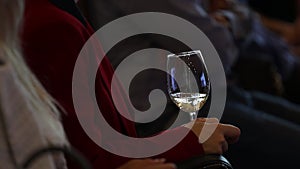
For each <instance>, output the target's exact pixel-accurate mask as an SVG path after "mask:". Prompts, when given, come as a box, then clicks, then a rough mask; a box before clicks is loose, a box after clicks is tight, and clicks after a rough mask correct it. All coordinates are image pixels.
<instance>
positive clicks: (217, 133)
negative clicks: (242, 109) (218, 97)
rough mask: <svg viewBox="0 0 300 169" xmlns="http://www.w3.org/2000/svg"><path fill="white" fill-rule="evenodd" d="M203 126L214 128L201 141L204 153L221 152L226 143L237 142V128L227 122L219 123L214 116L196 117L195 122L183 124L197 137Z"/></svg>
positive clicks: (239, 132)
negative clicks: (203, 140)
mask: <svg viewBox="0 0 300 169" xmlns="http://www.w3.org/2000/svg"><path fill="white" fill-rule="evenodd" d="M204 126H206V129H215V130H214V131H213V132H212V135H211V136H210V137H209V138H208V139H207V140H206V141H205V142H204V143H202V146H203V150H204V153H205V154H223V153H224V152H226V151H227V150H228V144H233V143H235V142H237V141H238V139H239V136H240V134H241V131H240V129H239V128H237V127H235V126H233V125H229V124H221V123H219V120H218V119H215V118H198V119H196V121H195V122H190V123H187V124H185V125H184V127H187V128H189V129H191V130H192V131H193V132H194V134H196V135H197V136H198V137H199V136H200V133H201V132H205V131H202V129H203V127H204Z"/></svg>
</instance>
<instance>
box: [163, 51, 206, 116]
mask: <svg viewBox="0 0 300 169" xmlns="http://www.w3.org/2000/svg"><path fill="white" fill-rule="evenodd" d="M167 70H168V79H167V83H168V84H167V85H168V92H169V95H170V97H171V99H172V101H173V102H174V103H175V104H176V105H177V106H178V107H179V108H180V109H181V110H182V111H184V112H188V113H189V114H190V119H191V121H192V120H195V119H196V118H197V112H198V111H199V110H200V109H201V108H202V107H203V105H204V104H205V102H206V100H207V98H208V96H209V91H210V82H209V78H208V72H207V69H206V65H205V62H204V59H203V57H202V54H201V52H200V51H199V50H196V51H188V52H182V53H178V54H170V55H168V61H167Z"/></svg>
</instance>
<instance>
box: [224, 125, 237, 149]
mask: <svg viewBox="0 0 300 169" xmlns="http://www.w3.org/2000/svg"><path fill="white" fill-rule="evenodd" d="M220 127H221V129H222V130H223V133H224V137H225V138H226V140H227V142H228V143H229V144H232V143H235V142H237V141H238V139H239V137H240V135H241V130H240V129H239V128H237V127H235V126H233V125H228V124H222V125H220Z"/></svg>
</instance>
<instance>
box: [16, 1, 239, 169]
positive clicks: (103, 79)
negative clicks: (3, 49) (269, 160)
mask: <svg viewBox="0 0 300 169" xmlns="http://www.w3.org/2000/svg"><path fill="white" fill-rule="evenodd" d="M25 1H26V7H25V20H24V30H23V33H22V43H23V51H24V54H25V59H26V61H27V63H28V65H29V67H30V68H31V69H32V71H33V72H34V73H35V74H36V76H37V77H38V79H39V80H40V81H41V83H42V84H43V85H44V87H45V88H46V90H47V91H48V92H49V93H50V94H51V95H52V96H53V97H54V98H55V99H56V100H57V101H58V103H59V104H60V105H61V106H62V107H63V108H64V110H65V111H66V113H65V114H63V125H64V128H65V131H66V134H67V136H68V139H69V141H70V142H71V144H72V146H74V147H75V148H77V149H78V150H79V151H80V152H82V153H83V154H84V155H85V157H86V158H88V160H89V161H90V162H91V163H92V165H93V166H94V168H107V169H109V168H117V167H119V166H121V165H122V164H124V163H126V162H127V161H128V160H130V159H129V158H125V157H121V156H117V155H114V154H112V153H110V152H108V151H106V150H104V149H102V148H101V147H99V146H98V145H97V144H95V143H94V142H93V141H92V140H91V139H90V138H89V137H88V136H87V135H86V133H85V132H84V130H83V129H82V127H81V126H80V124H79V122H78V119H77V116H76V114H75V110H74V106H73V101H72V75H73V69H74V66H75V62H76V59H77V57H78V55H79V52H80V50H81V49H82V47H83V45H84V44H85V42H86V41H87V40H88V39H89V37H90V36H91V35H92V34H93V33H94V31H93V29H92V28H91V27H90V25H89V24H88V22H87V21H86V20H85V19H84V18H83V17H82V16H81V14H80V12H79V11H78V9H77V8H76V4H75V2H74V1H73V0H65V1H60V0H25ZM92 62H93V61H91V63H92ZM88 67H89V66H88V65H85V67H83V69H86V70H88ZM113 73H114V71H113V69H112V67H111V65H110V63H109V61H108V60H107V59H106V58H104V60H103V61H102V63H101V65H100V69H99V71H98V74H97V79H96V82H95V86H96V91H95V92H96V96H97V100H98V104H99V107H100V109H101V111H102V113H103V116H104V117H105V118H106V120H107V121H108V123H109V124H110V125H111V126H112V127H113V128H114V129H115V130H117V131H118V132H120V133H122V134H125V135H128V136H131V137H138V136H137V134H136V130H135V126H134V123H133V122H131V121H129V120H127V119H126V118H124V117H123V116H121V115H120V114H119V113H118V111H117V110H116V108H115V106H114V103H113V101H112V97H111V93H110V90H108V89H109V86H110V83H111V79H112V77H113ZM83 81H84V79H83ZM120 91H121V88H120ZM120 93H121V92H120ZM86 104H89V103H86ZM81 113H84V114H85V117H87V118H91V119H93V116H94V113H95V110H94V109H93V106H92V105H91V108H90V111H89V112H81ZM209 120H210V121H212V123H218V122H217V121H215V120H214V119H209ZM205 121H206V119H197V120H196V122H195V125H194V126H193V127H190V128H191V129H192V130H191V131H190V132H189V133H188V135H187V136H186V137H185V138H184V139H183V140H182V141H181V142H180V143H179V144H178V145H176V146H175V147H174V148H172V149H171V150H169V151H167V152H165V153H163V154H160V155H159V156H157V157H154V158H161V157H163V158H165V159H166V160H167V161H170V162H177V161H181V160H185V159H188V158H191V157H193V156H197V155H201V154H222V153H223V152H224V151H226V150H227V149H228V143H233V142H236V141H237V139H238V137H239V135H240V131H239V129H238V128H236V127H234V126H231V125H225V124H218V127H217V128H216V130H215V132H214V133H213V134H212V136H211V137H210V138H209V139H208V140H207V141H206V142H204V143H203V144H200V143H199V142H198V136H199V134H200V131H201V129H202V127H203V126H204V122H205ZM188 125H189V124H188ZM183 130H187V127H183V126H182V127H178V128H176V129H174V130H170V131H166V132H165V133H166V135H169V136H171V135H173V134H175V133H176V132H180V131H183ZM95 131H96V132H97V133H98V134H99V138H104V137H105V135H103V133H102V131H101V128H97V127H96V125H95ZM117 141H118V140H110V145H111V146H114V142H117ZM149 141H150V142H151V140H149ZM153 144H160V143H153ZM130 146H135V145H130V144H129V145H128V144H127V143H126V142H124V146H123V147H122V148H124V149H131V147H130ZM117 148H118V147H117ZM70 168H75V167H74V166H71V165H70ZM129 168H130V167H129Z"/></svg>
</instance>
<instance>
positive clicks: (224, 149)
mask: <svg viewBox="0 0 300 169" xmlns="http://www.w3.org/2000/svg"><path fill="white" fill-rule="evenodd" d="M226 151H228V143H227V141H224V142H223V143H222V153H225V152H226Z"/></svg>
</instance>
